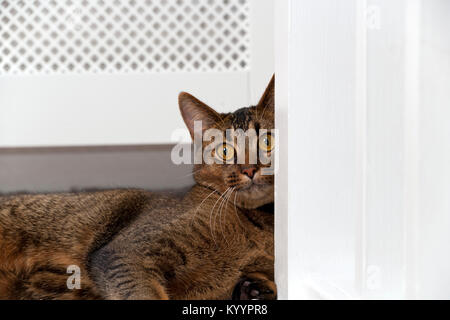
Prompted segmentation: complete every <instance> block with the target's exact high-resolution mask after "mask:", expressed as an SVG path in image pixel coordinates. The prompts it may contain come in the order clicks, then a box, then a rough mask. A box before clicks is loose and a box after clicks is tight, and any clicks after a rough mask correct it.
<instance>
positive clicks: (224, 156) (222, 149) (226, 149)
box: [216, 143, 234, 161]
mask: <svg viewBox="0 0 450 320" xmlns="http://www.w3.org/2000/svg"><path fill="white" fill-rule="evenodd" d="M216 156H217V158H218V159H219V160H220V161H230V160H232V159H233V158H234V148H233V147H232V146H231V145H229V144H227V143H224V144H223V145H219V146H217V148H216Z"/></svg>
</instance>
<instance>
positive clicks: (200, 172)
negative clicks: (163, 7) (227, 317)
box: [0, 78, 276, 300]
mask: <svg viewBox="0 0 450 320" xmlns="http://www.w3.org/2000/svg"><path fill="white" fill-rule="evenodd" d="M179 104H180V110H181V113H182V116H183V119H184V120H185V123H186V124H187V126H188V129H189V130H190V132H191V135H193V134H194V133H193V132H194V131H193V130H194V121H196V120H202V122H203V126H204V129H207V128H215V129H219V130H222V131H225V130H226V129H230V128H234V129H238V128H239V129H242V130H244V131H246V130H247V129H252V128H253V129H255V130H256V131H258V130H260V129H262V128H266V129H269V130H270V129H273V127H274V78H273V79H272V80H271V82H270V84H269V86H268V88H267V89H266V92H265V93H264V95H263V97H262V98H261V100H260V102H259V104H258V105H257V106H253V107H249V108H243V109H240V110H238V111H236V112H234V113H228V114H219V113H217V112H216V111H214V110H213V109H212V108H210V107H208V106H207V105H205V104H204V103H202V102H200V101H199V100H197V99H196V98H194V97H193V96H191V95H189V94H187V93H181V94H180V96H179ZM247 152H248V151H247ZM265 166H268V165H262V164H261V163H258V164H256V165H250V164H217V163H215V164H209V165H208V164H198V165H195V167H194V178H195V181H196V185H195V186H194V187H193V188H192V189H191V190H190V191H189V192H187V193H186V194H185V195H183V196H179V195H173V194H167V193H153V192H147V191H141V190H114V191H102V192H90V193H88V192H86V193H72V194H42V195H10V196H3V197H0V299H139V300H140V299H196V300H202V299H231V298H233V299H275V298H276V286H275V284H274V272H273V265H274V258H273V207H272V210H270V209H267V207H269V208H270V204H271V203H273V199H274V177H273V175H262V174H261V169H262V168H263V167H265ZM267 205H268V206H267ZM262 208H266V209H262ZM74 266H75V268H79V269H78V270H79V274H78V275H79V278H80V280H81V282H80V286H78V287H75V288H73V287H71V286H69V285H68V284H69V282H70V281H68V279H69V277H70V276H71V274H68V268H69V270H70V267H74Z"/></svg>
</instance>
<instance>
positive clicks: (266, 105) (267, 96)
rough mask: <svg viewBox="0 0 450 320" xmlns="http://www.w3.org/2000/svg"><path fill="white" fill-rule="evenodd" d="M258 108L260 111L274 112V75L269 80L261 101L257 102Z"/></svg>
mask: <svg viewBox="0 0 450 320" xmlns="http://www.w3.org/2000/svg"><path fill="white" fill-rule="evenodd" d="M258 108H259V109H261V110H266V111H272V112H274V110H275V75H273V77H272V79H271V80H270V83H269V85H268V86H267V88H266V91H265V92H264V94H263V96H262V97H261V100H259V103H258Z"/></svg>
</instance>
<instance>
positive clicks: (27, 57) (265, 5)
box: [0, 0, 274, 147]
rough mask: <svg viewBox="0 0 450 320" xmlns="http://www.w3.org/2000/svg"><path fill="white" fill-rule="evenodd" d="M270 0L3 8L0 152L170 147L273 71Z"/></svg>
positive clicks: (39, 3) (49, 0)
mask: <svg viewBox="0 0 450 320" xmlns="http://www.w3.org/2000/svg"><path fill="white" fill-rule="evenodd" d="M272 39H273V0H262V1H261V0H259V1H256V0H129V1H118V0H111V1H106V0H94V1H86V0H64V1H56V0H36V1H30V0H14V1H12V0H2V1H0V147H2V146H3V147H5V146H8V147H18V146H58V145H65V146H68V145H98V144H100V145H104V144H150V143H169V142H171V135H172V133H173V131H174V130H175V129H177V128H183V124H182V122H181V120H180V116H179V114H178V107H177V95H178V93H179V92H180V91H190V92H192V93H194V94H196V95H198V96H199V98H202V99H204V100H206V102H208V103H211V104H212V106H214V107H216V108H217V109H218V110H219V111H228V110H232V109H234V108H237V107H243V106H247V105H249V104H251V103H255V102H256V101H257V100H258V98H259V97H258V95H260V94H261V93H262V91H263V89H264V85H265V84H266V83H267V82H268V80H269V79H270V76H271V74H272V73H273V71H274V70H273V69H274V66H273V41H272Z"/></svg>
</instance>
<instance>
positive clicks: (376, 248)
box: [276, 0, 450, 299]
mask: <svg viewBox="0 0 450 320" xmlns="http://www.w3.org/2000/svg"><path fill="white" fill-rule="evenodd" d="M449 5H450V4H449V2H448V1H445V0H430V1H428V0H427V1H422V0H398V1H388V0H364V1H362V0H361V1H360V0H345V1H339V2H337V1H332V0H318V1H317V0H316V1H308V0H303V1H294V0H291V1H282V3H281V2H280V3H279V4H278V5H277V10H276V15H277V19H276V21H277V22H278V28H277V33H276V36H277V37H280V39H282V40H279V44H280V45H277V50H278V53H277V60H279V61H281V62H279V63H277V73H278V74H280V75H281V78H280V77H278V80H277V126H278V128H279V129H280V135H281V137H283V138H284V139H282V140H281V141H282V143H284V145H282V146H280V157H281V159H280V164H281V165H280V168H279V170H280V171H279V173H278V177H277V193H276V201H277V204H276V209H277V212H276V215H277V226H276V228H277V235H278V236H277V238H276V245H277V248H278V250H277V257H276V258H277V266H278V267H277V269H276V272H277V280H278V284H279V289H280V292H281V294H280V297H281V298H283V299H285V298H289V299H296V298H307V299H311V298H329V299H336V298H355V299H359V298H368V299H379V298H382V299H404V298H413V299H414V298H425V299H432V298H439V299H448V298H450V289H449V288H450V271H449V270H450V256H449V255H448V254H447V252H448V251H449V245H450V236H449V233H448V230H450V214H449V212H450V201H449V197H448V194H449V191H450V176H449V172H450V171H449V169H448V168H449V164H450V153H449V148H448V146H449V145H450V131H449V126H448V122H449V119H450V108H449V107H448V106H449V105H450V87H449V83H450V42H449V39H450V37H449V36H448V32H449V30H450V7H449ZM286 33H287V35H286ZM286 199H287V203H286ZM286 230H287V234H286V233H285V232H286Z"/></svg>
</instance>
